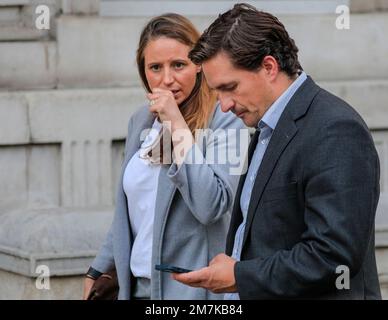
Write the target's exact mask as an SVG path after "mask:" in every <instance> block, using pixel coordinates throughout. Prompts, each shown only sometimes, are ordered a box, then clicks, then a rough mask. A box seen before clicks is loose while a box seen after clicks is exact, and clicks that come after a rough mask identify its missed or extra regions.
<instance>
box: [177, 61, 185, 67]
mask: <svg viewBox="0 0 388 320" xmlns="http://www.w3.org/2000/svg"><path fill="white" fill-rule="evenodd" d="M184 66H185V64H184V63H182V62H177V63H175V69H182V68H183V67H184Z"/></svg>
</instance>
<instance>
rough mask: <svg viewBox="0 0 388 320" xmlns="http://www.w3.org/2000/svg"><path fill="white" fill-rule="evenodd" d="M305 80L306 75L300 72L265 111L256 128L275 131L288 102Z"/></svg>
mask: <svg viewBox="0 0 388 320" xmlns="http://www.w3.org/2000/svg"><path fill="white" fill-rule="evenodd" d="M306 79H307V75H306V73H305V72H304V71H302V73H301V74H300V75H299V76H298V78H296V80H295V81H294V82H293V83H292V84H291V85H290V86H289V87H288V88H287V90H286V91H284V92H283V93H282V95H281V96H280V97H279V98H278V99H276V101H275V102H274V103H273V104H272V105H271V106H270V107H269V109H268V110H267V111H266V113H265V114H264V116H263V117H262V118H261V120H260V121H259V123H258V127H259V128H260V129H262V128H264V127H266V126H267V127H269V128H270V129H271V131H272V130H274V129H275V127H276V125H277V123H278V121H279V119H280V116H281V115H282V113H283V111H284V109H285V108H286V106H287V104H288V102H289V101H290V100H291V98H292V97H293V95H294V94H295V92H296V91H297V90H298V89H299V87H300V86H301V85H302V83H303V82H304V81H305V80H306Z"/></svg>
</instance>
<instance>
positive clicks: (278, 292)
mask: <svg viewBox="0 0 388 320" xmlns="http://www.w3.org/2000/svg"><path fill="white" fill-rule="evenodd" d="M321 130H323V132H322V134H321V135H320V136H321V139H319V141H318V143H317V144H316V147H315V148H316V150H315V151H314V152H313V153H312V154H311V155H306V163H305V171H304V176H303V186H304V196H305V206H304V212H302V214H303V215H304V221H305V225H306V229H305V231H304V233H303V234H302V236H301V240H300V242H298V243H297V244H296V245H294V246H293V247H292V248H291V249H290V250H279V251H277V252H275V254H273V255H270V256H268V257H266V258H257V259H253V260H246V261H241V262H237V263H236V265H235V276H236V283H237V287H238V291H239V293H240V298H241V299H252V298H253V299H268V298H292V297H302V296H310V295H313V294H322V293H324V292H328V291H329V290H333V289H335V288H336V287H335V283H336V279H337V277H338V276H339V274H338V273H336V268H337V267H338V266H341V265H344V266H346V267H348V268H349V271H350V278H351V277H353V276H354V275H356V274H357V273H358V272H359V271H360V268H361V267H362V264H363V262H364V257H365V255H366V252H367V250H368V247H369V246H370V243H371V241H372V240H371V237H373V228H374V218H375V212H376V205H377V202H378V197H379V160H378V156H377V152H376V149H375V147H374V144H373V141H372V139H371V137H370V134H369V131H368V129H367V128H366V127H365V126H364V125H363V124H362V123H361V122H358V121H353V120H347V119H336V120H332V121H331V122H330V123H328V124H327V125H326V126H325V127H324V128H322V129H321Z"/></svg>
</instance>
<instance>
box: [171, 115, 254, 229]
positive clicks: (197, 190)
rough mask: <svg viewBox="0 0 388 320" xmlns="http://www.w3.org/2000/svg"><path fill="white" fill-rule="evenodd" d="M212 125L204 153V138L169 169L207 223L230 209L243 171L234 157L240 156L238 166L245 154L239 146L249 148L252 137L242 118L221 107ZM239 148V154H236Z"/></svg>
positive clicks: (198, 218) (189, 204)
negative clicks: (235, 165)
mask: <svg viewBox="0 0 388 320" xmlns="http://www.w3.org/2000/svg"><path fill="white" fill-rule="evenodd" d="M210 128H211V129H210V130H208V132H207V133H208V134H207V135H205V137H206V139H205V141H204V143H203V144H204V145H205V152H202V150H203V148H202V141H198V140H197V141H196V143H195V144H194V145H193V146H192V148H191V149H190V150H189V151H188V153H187V154H186V157H185V160H184V162H183V163H182V164H181V165H180V166H179V167H178V166H177V165H176V164H175V163H173V164H172V165H171V167H170V168H169V171H168V176H169V178H170V179H171V181H172V182H173V183H174V184H175V185H176V187H177V188H178V190H179V192H180V193H181V195H182V197H183V199H184V201H185V203H186V205H187V206H188V207H189V209H190V211H191V212H192V213H193V215H194V216H195V218H196V219H197V220H198V221H199V222H200V223H201V224H204V225H209V224H211V223H213V222H215V221H217V220H218V219H219V218H220V217H221V216H222V215H223V214H226V213H227V212H228V210H230V208H231V206H232V203H233V200H234V196H235V192H236V189H237V184H238V181H239V178H240V174H241V172H240V171H239V170H236V167H234V165H233V161H231V159H232V158H233V156H234V158H235V159H238V160H239V163H238V165H239V164H240V163H243V162H244V160H245V158H244V156H245V154H241V150H240V149H242V148H244V147H245V148H247V146H248V139H249V135H248V129H246V128H245V126H244V124H243V123H242V121H241V120H240V119H238V118H237V117H235V116H234V115H233V114H231V113H229V114H223V113H222V112H221V111H220V110H219V109H218V110H216V112H215V115H214V118H213V120H212V123H211V126H210ZM244 131H246V132H245V134H244ZM240 138H241V139H240ZM245 140H246V141H245ZM238 151H240V154H238V153H237V155H239V157H236V152H238ZM235 159H232V160H235ZM241 159H243V160H241ZM236 163H237V162H236ZM238 165H237V167H238Z"/></svg>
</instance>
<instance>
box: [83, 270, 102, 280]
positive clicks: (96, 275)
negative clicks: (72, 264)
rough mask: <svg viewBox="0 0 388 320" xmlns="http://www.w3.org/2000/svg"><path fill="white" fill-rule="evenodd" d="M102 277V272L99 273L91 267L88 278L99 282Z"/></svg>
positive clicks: (87, 274)
mask: <svg viewBox="0 0 388 320" xmlns="http://www.w3.org/2000/svg"><path fill="white" fill-rule="evenodd" d="M101 275H102V272H100V271H97V270H96V269H94V268H92V267H89V270H88V272H86V277H88V278H90V279H93V280H97V279H98V278H99V277H100V276H101Z"/></svg>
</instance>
